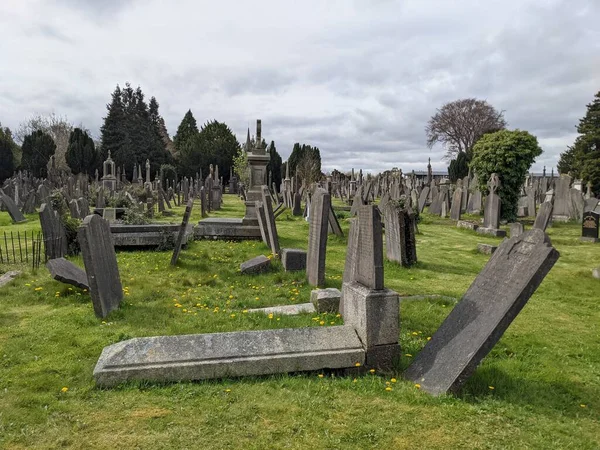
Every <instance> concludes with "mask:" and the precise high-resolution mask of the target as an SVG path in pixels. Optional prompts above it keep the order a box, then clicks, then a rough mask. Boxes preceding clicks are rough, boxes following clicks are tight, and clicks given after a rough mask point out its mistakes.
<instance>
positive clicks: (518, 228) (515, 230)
mask: <svg viewBox="0 0 600 450" xmlns="http://www.w3.org/2000/svg"><path fill="white" fill-rule="evenodd" d="M523 231H524V229H523V224H522V223H521V222H513V223H511V224H510V237H511V238H512V237H517V236H521V235H522V234H523Z"/></svg>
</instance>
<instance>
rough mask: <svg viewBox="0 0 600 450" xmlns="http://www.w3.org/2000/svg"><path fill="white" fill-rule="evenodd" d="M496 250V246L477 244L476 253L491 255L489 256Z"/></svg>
mask: <svg viewBox="0 0 600 450" xmlns="http://www.w3.org/2000/svg"><path fill="white" fill-rule="evenodd" d="M497 248H498V246H497V245H491V244H477V251H478V252H479V253H483V254H484V255H491V254H493V253H494V252H495V251H496V249H497Z"/></svg>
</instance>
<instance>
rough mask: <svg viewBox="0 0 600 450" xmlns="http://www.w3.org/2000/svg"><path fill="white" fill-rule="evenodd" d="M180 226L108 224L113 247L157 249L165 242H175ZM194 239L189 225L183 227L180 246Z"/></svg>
mask: <svg viewBox="0 0 600 450" xmlns="http://www.w3.org/2000/svg"><path fill="white" fill-rule="evenodd" d="M180 230H181V225H177V224H164V223H153V224H147V225H124V224H115V223H111V224H110V233H111V235H112V238H113V242H114V246H115V247H158V246H161V245H165V243H166V242H167V241H170V242H173V243H175V242H177V240H178V238H179V236H180ZM193 238H194V230H193V227H192V226H191V225H188V226H186V227H185V229H184V232H183V235H182V236H181V245H185V244H187V243H188V241H189V240H190V239H192V240H193Z"/></svg>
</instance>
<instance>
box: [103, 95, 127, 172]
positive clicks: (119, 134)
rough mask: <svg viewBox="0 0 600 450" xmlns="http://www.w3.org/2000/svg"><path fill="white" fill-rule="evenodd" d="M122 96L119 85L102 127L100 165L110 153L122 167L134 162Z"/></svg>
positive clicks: (107, 106)
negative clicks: (126, 163)
mask: <svg viewBox="0 0 600 450" xmlns="http://www.w3.org/2000/svg"><path fill="white" fill-rule="evenodd" d="M122 94H123V92H122V90H121V88H120V87H119V85H117V87H116V88H115V90H114V92H113V93H112V99H111V102H110V104H108V105H106V109H107V110H108V114H107V115H106V117H105V118H104V123H103V124H102V127H100V135H101V140H102V148H101V157H100V160H99V161H98V163H99V164H98V165H100V164H102V162H103V161H104V160H105V159H106V157H107V156H108V152H110V153H111V156H112V158H113V160H114V161H115V162H116V164H117V165H121V166H122V164H124V163H125V161H127V162H128V163H131V162H132V161H134V158H133V154H132V153H131V151H130V145H129V138H128V134H127V127H126V123H125V108H124V105H123V101H122Z"/></svg>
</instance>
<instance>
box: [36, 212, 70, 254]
mask: <svg viewBox="0 0 600 450" xmlns="http://www.w3.org/2000/svg"><path fill="white" fill-rule="evenodd" d="M39 216H40V225H41V228H42V235H43V236H44V247H45V249H46V256H47V257H48V259H54V258H60V257H62V256H64V255H66V254H67V247H68V243H67V235H66V232H65V227H64V226H63V224H62V222H61V220H60V217H58V213H57V212H56V211H54V210H53V209H52V207H51V206H50V204H48V203H42V206H40V211H39Z"/></svg>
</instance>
